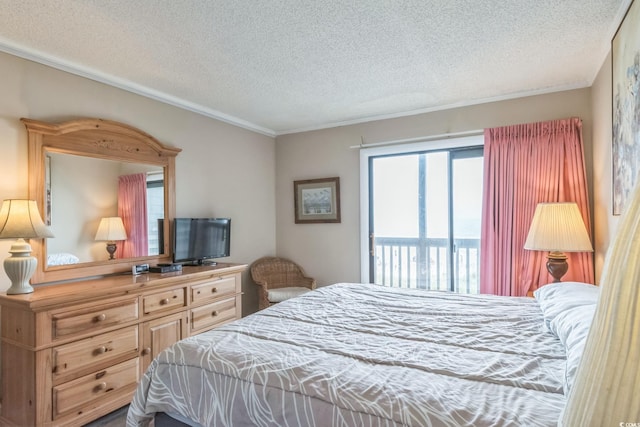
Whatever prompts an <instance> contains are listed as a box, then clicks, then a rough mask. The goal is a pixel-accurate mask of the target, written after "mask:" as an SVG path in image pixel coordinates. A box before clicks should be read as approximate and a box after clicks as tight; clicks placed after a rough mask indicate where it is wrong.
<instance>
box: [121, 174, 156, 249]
mask: <svg viewBox="0 0 640 427" xmlns="http://www.w3.org/2000/svg"><path fill="white" fill-rule="evenodd" d="M118 216H120V217H121V218H122V222H123V223H124V228H125V230H126V231H127V240H125V241H124V242H123V244H122V245H121V246H119V248H118V252H120V254H119V258H134V257H139V256H147V252H148V246H149V243H148V241H149V236H148V234H147V176H146V175H145V174H144V173H136V174H132V175H122V176H120V177H119V182H118Z"/></svg>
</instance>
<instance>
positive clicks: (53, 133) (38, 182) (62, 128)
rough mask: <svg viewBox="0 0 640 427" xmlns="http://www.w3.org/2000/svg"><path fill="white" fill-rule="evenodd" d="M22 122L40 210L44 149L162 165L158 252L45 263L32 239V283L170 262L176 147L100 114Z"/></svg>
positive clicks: (32, 193) (41, 246) (39, 243)
mask: <svg viewBox="0 0 640 427" xmlns="http://www.w3.org/2000/svg"><path fill="white" fill-rule="evenodd" d="M20 120H21V121H22V122H23V123H24V124H25V126H26V127H27V133H28V144H29V146H28V157H29V199H32V200H35V201H36V203H37V204H38V209H40V214H41V215H44V214H45V209H44V208H45V157H46V153H47V152H56V153H62V154H72V155H77V156H85V157H94V158H99V159H108V160H116V161H125V162H136V163H146V164H151V165H157V166H160V167H162V168H163V169H164V180H165V181H164V200H165V207H164V208H165V221H164V230H163V231H164V236H169V238H165V239H164V249H163V251H162V254H160V255H155V256H145V257H138V258H126V259H115V260H110V261H107V260H105V261H92V262H84V263H80V264H70V265H63V266H48V265H47V253H46V252H47V249H46V244H45V242H44V239H31V240H30V244H31V248H32V255H33V256H35V257H36V258H37V260H38V267H37V269H36V271H35V273H34V275H33V277H32V278H31V283H33V284H37V283H48V282H57V281H65V280H72V279H78V278H82V277H92V276H104V275H108V274H115V273H123V272H127V271H131V267H132V266H134V265H136V264H142V263H145V264H151V265H155V264H157V263H161V262H171V260H172V255H171V240H172V239H171V234H170V226H171V220H172V219H173V218H174V217H175V157H176V156H177V155H178V153H179V152H180V151H182V150H181V149H179V148H173V147H167V146H165V145H163V144H161V143H160V142H158V141H157V140H156V139H155V138H153V137H152V136H151V135H149V134H147V133H145V132H143V131H141V130H139V129H136V128H134V127H132V126H128V125H125V124H123V123H118V122H114V121H109V120H102V119H79V120H71V121H67V122H63V123H59V124H52V123H46V122H41V121H37V120H31V119H24V118H23V119H20Z"/></svg>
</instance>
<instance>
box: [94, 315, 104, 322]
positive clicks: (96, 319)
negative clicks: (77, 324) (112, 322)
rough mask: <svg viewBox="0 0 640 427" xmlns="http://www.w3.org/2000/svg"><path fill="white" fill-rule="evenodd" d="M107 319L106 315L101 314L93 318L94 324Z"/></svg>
mask: <svg viewBox="0 0 640 427" xmlns="http://www.w3.org/2000/svg"><path fill="white" fill-rule="evenodd" d="M106 318H107V315H106V314H104V313H102V314H99V315H97V316H96V317H95V321H96V322H103V321H104V320H105V319H106Z"/></svg>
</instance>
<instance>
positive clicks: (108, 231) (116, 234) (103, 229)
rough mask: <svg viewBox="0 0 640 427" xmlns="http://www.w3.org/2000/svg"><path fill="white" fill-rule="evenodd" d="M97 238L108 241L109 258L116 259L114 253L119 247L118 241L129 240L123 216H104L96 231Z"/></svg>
mask: <svg viewBox="0 0 640 427" xmlns="http://www.w3.org/2000/svg"><path fill="white" fill-rule="evenodd" d="M96 240H104V241H106V242H107V252H109V259H115V258H116V257H115V256H114V254H115V253H116V250H117V249H118V246H117V244H116V241H117V240H127V232H126V231H125V229H124V224H123V223H122V218H120V217H119V216H111V217H107V218H102V219H101V220H100V225H99V226H98V231H97V232H96Z"/></svg>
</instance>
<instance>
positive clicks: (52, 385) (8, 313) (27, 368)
mask: <svg viewBox="0 0 640 427" xmlns="http://www.w3.org/2000/svg"><path fill="white" fill-rule="evenodd" d="M246 267H247V266H246V265H244V264H222V263H220V264H218V265H216V266H209V267H207V266H203V267H184V269H183V270H182V272H176V273H167V274H154V273H149V274H143V275H140V276H135V277H134V276H132V275H131V274H129V275H118V276H110V277H105V278H99V279H92V280H83V281H78V282H71V283H64V284H55V285H48V286H41V287H38V288H36V290H35V292H33V293H32V294H25V295H4V294H2V295H0V306H1V321H2V324H1V331H2V413H1V414H2V415H1V418H0V422H1V423H2V425H19V426H44V425H65V426H71V425H83V424H86V423H87V422H89V421H91V420H94V419H96V418H98V417H100V416H102V415H105V414H107V413H109V412H111V411H113V410H115V409H117V408H119V407H121V406H124V405H126V404H128V403H129V402H130V401H131V396H132V394H133V392H134V390H135V387H136V384H137V382H138V380H139V378H140V377H141V375H142V374H143V373H144V371H145V369H146V368H147V366H148V365H149V363H151V360H152V359H153V358H154V357H155V356H156V354H158V353H159V352H160V351H161V350H163V349H164V348H166V347H167V346H169V345H171V344H172V343H174V342H176V341H178V340H180V339H182V338H186V337H188V336H191V335H195V334H198V333H201V332H204V331H207V330H209V329H212V328H214V327H216V326H219V325H221V324H223V323H226V322H229V321H232V320H235V319H238V318H240V317H241V312H242V307H241V301H242V300H241V273H242V271H244V270H245V269H246Z"/></svg>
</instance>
